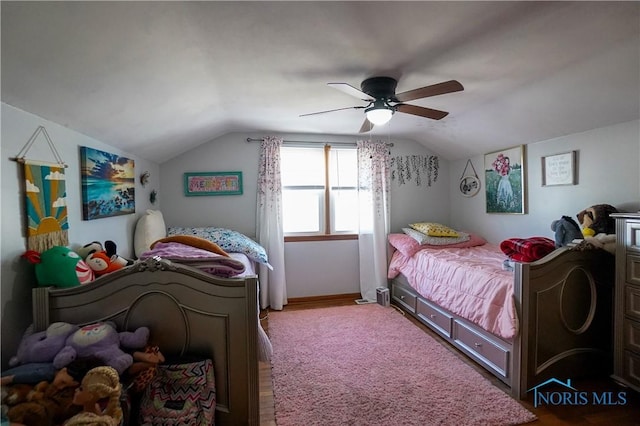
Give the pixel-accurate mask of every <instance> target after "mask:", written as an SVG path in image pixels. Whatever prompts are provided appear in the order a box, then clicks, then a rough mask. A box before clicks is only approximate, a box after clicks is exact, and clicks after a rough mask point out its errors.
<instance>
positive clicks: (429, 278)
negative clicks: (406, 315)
mask: <svg viewBox="0 0 640 426" xmlns="http://www.w3.org/2000/svg"><path fill="white" fill-rule="evenodd" d="M505 259H506V257H505V255H504V254H503V253H502V252H501V251H500V249H499V248H498V247H497V246H493V245H489V244H484V245H480V246H475V247H470V248H426V247H423V248H421V249H420V250H418V251H417V252H416V253H415V254H414V255H413V256H411V257H409V256H407V255H405V254H403V253H402V252H401V251H400V250H397V251H395V253H394V254H393V256H392V258H391V263H390V265H389V271H388V278H389V279H393V278H395V277H397V276H398V275H399V274H403V275H404V276H405V277H406V278H407V280H408V282H409V284H410V285H411V286H412V287H413V288H414V289H415V290H416V291H417V292H418V293H419V294H420V295H422V296H423V297H424V298H426V299H428V300H430V301H432V302H435V303H437V304H438V305H439V306H441V307H443V308H445V309H447V310H449V311H450V312H453V313H454V314H456V315H459V316H461V317H462V318H465V319H468V320H469V321H471V322H473V323H475V324H477V325H479V326H480V327H482V328H483V329H485V330H487V331H489V332H490V333H492V334H495V335H497V336H500V337H502V338H504V339H512V338H513V337H514V336H515V335H516V334H517V315H516V309H515V303H514V292H513V271H505V270H503V269H502V263H503V261H504V260H505Z"/></svg>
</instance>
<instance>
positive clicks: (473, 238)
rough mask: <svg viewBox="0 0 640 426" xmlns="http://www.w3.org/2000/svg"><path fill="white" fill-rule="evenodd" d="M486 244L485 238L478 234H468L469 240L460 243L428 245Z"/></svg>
mask: <svg viewBox="0 0 640 426" xmlns="http://www.w3.org/2000/svg"><path fill="white" fill-rule="evenodd" d="M484 244H487V240H485V239H484V238H482V237H481V236H480V235H476V234H469V241H463V242H461V243H454V244H447V245H444V246H429V247H442V248H468V247H475V246H482V245H484Z"/></svg>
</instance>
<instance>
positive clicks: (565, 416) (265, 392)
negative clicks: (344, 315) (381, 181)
mask: <svg viewBox="0 0 640 426" xmlns="http://www.w3.org/2000/svg"><path fill="white" fill-rule="evenodd" d="M358 297H360V296H359V295H355V297H353V295H348V296H347V297H329V298H323V299H320V300H316V299H305V300H297V301H290V303H289V304H288V305H287V306H286V307H285V309H284V310H285V311H290V310H295V309H315V308H326V307H330V306H344V305H352V304H354V299H355V298H358ZM260 317H261V319H262V320H261V323H262V326H263V327H264V329H265V330H266V331H267V333H269V313H268V312H266V311H265V312H262V313H261V315H260ZM407 321H413V322H414V323H415V324H417V325H418V326H419V327H420V328H422V329H423V330H425V332H426V333H428V334H429V335H431V336H432V337H434V338H435V339H436V340H439V341H440V342H442V344H443V345H444V346H445V347H447V348H448V349H450V350H451V352H452V353H454V354H455V355H456V356H458V357H459V358H460V359H462V360H463V361H464V362H466V363H467V364H469V365H470V366H472V367H473V368H475V369H476V370H477V371H479V372H480V373H481V374H482V375H483V376H485V377H486V378H487V379H489V380H490V381H491V382H492V383H493V384H494V385H495V386H497V387H498V388H500V389H502V390H504V391H505V392H508V388H507V387H506V386H505V385H504V384H503V383H502V382H501V381H500V380H498V379H497V378H495V377H493V376H492V375H490V374H489V373H487V372H486V371H485V370H484V369H482V368H481V367H479V366H478V365H477V364H475V363H474V362H473V361H471V360H470V359H469V358H467V357H466V356H465V355H463V354H462V353H460V352H458V351H457V350H456V349H455V348H453V347H452V346H450V345H449V344H448V343H446V342H445V341H443V340H442V339H440V337H439V336H438V335H436V334H435V333H433V332H432V331H431V330H429V329H428V328H427V327H426V326H424V325H422V324H420V323H419V322H417V321H416V320H415V319H413V318H411V317H410V316H407ZM573 385H574V386H575V387H576V388H577V389H580V390H581V391H583V390H584V391H589V392H591V391H596V392H598V394H600V393H602V392H613V395H617V393H618V392H619V391H622V392H625V393H626V398H627V401H626V404H625V405H609V406H606V405H592V404H586V405H577V406H568V405H562V406H551V405H545V406H543V407H538V408H534V407H533V404H532V402H533V401H531V400H527V401H521V403H522V405H524V406H525V407H526V408H527V409H529V410H530V411H531V412H533V413H534V414H535V415H536V416H537V417H538V420H536V421H535V422H533V423H530V425H532V426H556V425H595V426H614V425H615V426H629V425H636V426H640V394H638V393H637V392H634V391H633V390H631V389H628V388H623V387H620V386H618V385H617V384H616V383H615V382H614V381H613V380H610V379H608V378H603V379H602V380H590V381H578V380H575V381H573ZM260 425H261V426H275V425H276V421H275V410H274V400H273V389H272V385H271V365H270V364H268V363H260ZM425 425H426V424H425ZM460 426H464V425H460Z"/></svg>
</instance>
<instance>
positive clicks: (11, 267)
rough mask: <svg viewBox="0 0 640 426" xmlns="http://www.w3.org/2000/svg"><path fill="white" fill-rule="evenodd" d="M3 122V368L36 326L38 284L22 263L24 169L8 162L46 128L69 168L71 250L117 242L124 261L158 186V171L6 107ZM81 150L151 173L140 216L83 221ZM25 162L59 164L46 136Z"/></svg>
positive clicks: (140, 191)
mask: <svg viewBox="0 0 640 426" xmlns="http://www.w3.org/2000/svg"><path fill="white" fill-rule="evenodd" d="M1 120H2V122H1V124H2V126H1V127H2V129H1V138H2V141H1V142H2V143H1V144H0V153H1V156H0V165H1V173H0V174H1V177H2V181H1V188H2V194H1V200H2V201H1V205H0V217H1V225H0V226H1V230H2V233H1V238H2V242H1V244H0V247H1V249H0V250H1V251H0V259H1V260H2V267H1V269H0V280H1V292H0V296H1V303H2V313H1V319H0V328H1V330H2V365H3V366H4V365H6V362H7V361H8V358H9V357H10V356H11V355H13V354H14V352H15V349H16V347H17V344H18V342H19V340H20V337H21V336H22V333H23V331H24V330H25V329H26V327H27V326H28V325H29V324H30V322H31V288H32V287H33V286H34V285H35V278H34V274H33V266H32V265H30V264H29V263H28V262H27V261H26V260H25V259H21V258H20V255H22V254H23V253H24V252H25V250H26V225H25V220H24V204H23V201H22V193H23V191H22V188H23V182H21V181H20V179H19V175H20V167H21V165H20V164H19V163H16V162H14V161H11V160H9V158H11V157H15V156H16V154H18V152H20V150H21V149H22V147H23V146H24V144H25V143H26V142H27V141H28V140H29V138H30V137H31V135H32V134H33V132H34V131H35V130H36V129H37V128H38V126H44V127H45V129H46V130H47V133H48V134H49V136H50V137H51V139H52V141H53V143H54V144H55V146H56V148H57V150H58V152H59V154H60V156H61V157H62V160H63V161H64V162H65V163H66V164H67V165H68V167H67V169H66V170H65V175H66V190H67V214H68V222H69V243H70V246H71V247H72V248H75V247H77V246H82V245H84V244H87V243H89V242H91V241H101V242H104V241H105V240H112V241H115V242H116V244H117V246H118V252H119V254H121V255H122V256H125V257H130V256H131V255H132V254H133V230H134V227H135V221H136V218H137V217H138V216H139V214H140V212H144V211H145V210H146V209H148V208H151V206H152V205H151V203H150V202H149V192H150V191H151V189H153V188H158V187H159V166H158V165H157V164H155V163H152V162H150V161H146V160H144V159H142V158H138V157H135V156H133V155H129V154H127V153H126V152H121V151H119V150H117V149H115V148H113V147H111V146H109V145H107V144H104V143H102V142H100V141H97V140H95V139H92V138H90V137H88V136H85V135H83V134H80V133H78V132H75V131H72V130H69V129H68V128H66V127H63V126H61V125H59V124H56V123H53V122H50V121H47V120H44V119H42V118H40V117H38V116H36V115H33V114H30V113H27V112H24V111H21V110H19V109H16V108H14V107H12V106H10V105H7V104H4V103H3V104H2V109H1ZM80 146H89V147H92V148H97V149H101V150H105V151H108V152H112V153H114V154H119V155H123V156H126V157H129V158H132V159H133V160H134V161H135V171H136V175H139V174H140V173H142V172H143V171H145V170H148V171H149V172H150V173H151V179H150V182H149V184H148V185H147V186H146V187H145V188H143V187H142V185H140V183H139V182H136V188H135V191H136V214H135V215H125V216H116V217H112V218H105V219H97V220H92V221H84V220H82V199H81V195H80V194H81V184H80V153H79V147H80ZM26 157H27V158H30V159H35V160H42V161H52V162H55V157H54V156H53V154H52V152H51V150H50V148H49V146H48V144H47V142H46V139H44V138H43V137H42V136H41V137H39V138H38V139H37V140H36V141H35V142H34V144H33V145H32V147H31V149H30V150H29V151H28V153H27V156H26ZM159 205H160V201H158V202H156V205H155V206H154V208H158V207H159Z"/></svg>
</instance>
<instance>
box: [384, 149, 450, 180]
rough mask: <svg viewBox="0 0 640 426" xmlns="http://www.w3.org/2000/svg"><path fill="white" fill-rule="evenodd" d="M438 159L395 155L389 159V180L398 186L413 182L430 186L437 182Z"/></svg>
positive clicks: (423, 156) (434, 157)
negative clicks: (396, 182) (395, 182)
mask: <svg viewBox="0 0 640 426" xmlns="http://www.w3.org/2000/svg"><path fill="white" fill-rule="evenodd" d="M439 167H440V165H439V163H438V157H437V156H435V155H397V156H395V157H392V158H391V180H395V181H398V185H404V184H406V183H409V182H415V184H416V186H422V184H423V183H424V184H426V185H427V186H431V184H432V183H434V182H436V181H437V180H438V168H439Z"/></svg>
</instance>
